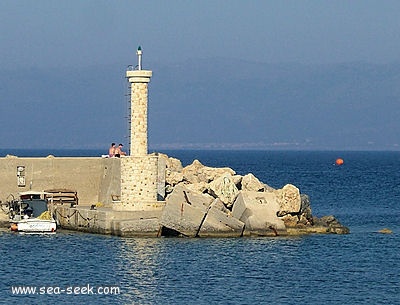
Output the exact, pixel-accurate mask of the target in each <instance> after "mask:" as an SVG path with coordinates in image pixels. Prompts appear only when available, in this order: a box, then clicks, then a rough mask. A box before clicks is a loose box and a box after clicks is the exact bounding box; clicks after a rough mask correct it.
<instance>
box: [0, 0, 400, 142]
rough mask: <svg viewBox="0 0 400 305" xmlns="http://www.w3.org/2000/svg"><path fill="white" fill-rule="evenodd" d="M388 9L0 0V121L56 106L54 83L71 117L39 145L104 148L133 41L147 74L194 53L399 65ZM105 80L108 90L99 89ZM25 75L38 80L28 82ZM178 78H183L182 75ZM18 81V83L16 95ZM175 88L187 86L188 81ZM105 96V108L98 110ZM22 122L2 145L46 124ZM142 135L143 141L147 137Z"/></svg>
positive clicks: (116, 125) (234, 1) (397, 38)
mask: <svg viewBox="0 0 400 305" xmlns="http://www.w3.org/2000/svg"><path fill="white" fill-rule="evenodd" d="M398 12H400V1H396V0H395V1H390V0H383V1H382V0H380V1H372V0H362V1H358V0H353V1H341V0H338V1H332V0H320V1H316V0H315V1H306V0H303V1H302V0H293V1H285V0H276V1H267V0H259V1H252V0H249V1H238V0H229V1H228V0H225V1H222V0H219V1H217V0H216V1H211V0H202V1H183V0H182V1H177V0H170V1H134V0H130V1H126V0H118V1H103V0H95V1H85V0H79V1H78V0H69V1H55V0H36V1H34V0H18V1H15V0H2V1H0V20H1V21H0V22H1V27H0V37H1V39H0V76H2V77H3V78H5V77H6V76H7V75H11V76H12V75H14V77H15V80H12V77H11V76H10V77H9V78H8V83H7V88H5V87H3V88H2V87H1V86H0V112H1V114H2V116H3V117H7V119H8V120H9V121H7V119H6V124H5V125H7V126H10V124H12V121H11V119H10V118H12V117H15V116H17V115H18V110H19V111H24V110H26V109H28V111H30V112H31V113H33V114H35V113H36V114H37V112H39V111H40V112H41V116H40V115H39V114H37V115H36V116H35V115H32V120H33V119H34V118H43V117H47V116H53V115H54V112H55V111H57V106H55V105H54V103H55V102H56V101H55V99H56V98H55V97H56V92H57V91H58V92H62V88H59V89H58V88H57V86H64V87H65V86H68V88H69V89H68V90H70V91H75V92H72V93H71V97H73V98H74V99H77V100H74V101H73V102H71V105H70V108H71V109H75V112H70V111H72V110H69V109H68V102H67V101H66V100H65V101H63V99H62V98H60V107H61V108H60V109H63V111H64V112H65V113H66V116H71V123H70V124H68V126H67V127H65V125H64V127H63V126H58V128H57V126H55V127H54V133H56V135H57V136H53V137H51V136H49V139H50V140H48V141H47V143H46V145H47V146H52V145H54V146H58V147H62V146H63V145H62V142H61V141H60V140H59V139H60V138H63V139H64V140H63V141H64V142H65V141H66V142H67V143H68V145H66V146H69V147H76V146H79V147H81V146H84V147H89V148H90V147H100V146H102V145H105V146H106V145H108V142H111V141H110V139H111V137H115V138H117V139H118V138H119V139H120V138H122V137H123V134H124V132H121V131H120V130H121V129H124V128H125V125H124V123H122V122H123V121H124V115H125V111H126V109H125V108H126V106H125V104H124V101H123V100H124V98H123V95H124V93H125V92H124V90H125V88H124V85H123V84H122V81H121V79H123V78H124V70H125V69H126V67H127V66H128V65H130V64H133V65H135V64H136V54H135V52H136V49H137V47H138V46H139V45H140V46H142V49H143V67H144V68H145V69H151V70H153V71H154V75H155V76H156V75H157V69H161V68H162V67H164V68H165V67H167V68H168V67H177V66H179V65H184V63H185V62H193V61H197V60H201V61H202V62H204V64H205V65H209V68H210V67H212V66H214V65H215V63H216V62H219V61H221V60H228V61H231V62H232V63H235V61H249V62H252V63H256V64H257V63H259V64H302V65H339V64H343V63H365V64H378V65H394V64H398V63H400V52H398V50H399V49H400V34H399V33H400V18H399V15H398ZM110 67H114V68H115V69H114V70H113V69H112V68H110ZM210 70H212V68H210ZM24 71H26V73H25V72H24ZM65 71H67V72H68V73H66V72H65ZM110 71H113V72H110ZM118 71H120V72H121V73H120V74H119V72H118ZM74 73H76V75H75V76H76V79H78V77H79V80H80V81H79V83H76V84H74V83H73V79H72V80H71V81H70V83H68V84H65V83H63V82H64V81H65V79H63V77H68V78H73V75H74ZM105 74H107V75H105ZM21 75H22V77H21ZM24 75H25V76H24ZM28 75H29V77H28ZM35 75H37V77H36V76H35ZM52 75H53V76H54V78H53V76H52ZM71 75H72V76H71ZM188 75H190V74H188ZM24 77H25V78H24ZM168 77H171V79H172V78H173V77H176V76H173V75H170V76H168V75H167V76H166V78H168ZM46 78H47V80H46ZM105 80H107V84H108V85H109V87H108V88H104V81H105ZM167 80H168V79H167ZM32 81H33V82H34V81H37V82H39V81H40V84H39V85H38V86H34V84H32ZM156 81H157V78H156V77H155V78H154V81H153V80H152V84H151V87H150V88H151V90H152V91H153V92H154V93H155V94H154V96H156V97H158V96H162V93H161V92H160V91H159V90H160V89H159V87H158V86H160V83H162V80H160V79H159V80H158V81H159V82H158V83H157V82H156ZM164 81H165V80H164ZM187 81H188V82H189V83H190V79H189V80H187ZM221 81H222V80H221ZM84 82H85V83H90V82H98V84H100V85H99V87H98V88H96V87H95V86H93V90H92V89H91V90H92V91H91V93H89V92H86V91H85V90H84V88H83V86H82V83H84ZM29 86H32V87H29ZM74 86H75V87H74ZM23 87H25V90H26V91H25V92H22V93H21V92H20V91H21V88H23ZM27 88H29V90H28V89H27ZM35 88H36V89H37V88H40V89H41V90H42V91H43V92H45V93H46V94H47V96H49V100H45V99H44V98H43V96H46V95H45V94H39V93H37V99H36V102H37V106H27V104H23V103H22V102H15V104H14V108H12V107H11V106H9V104H10V103H14V101H10V99H13V97H14V98H15V97H17V96H23V97H25V96H26V97H29V96H30V94H33V95H34V94H35V92H33V91H34V90H35ZM81 90H82V92H81ZM96 90H98V92H96ZM181 90H190V86H188V87H187V89H181ZM32 92H33V93H32ZM52 92H53V93H52ZM80 92H81V93H82V94H81V95H79V93H80ZM73 93H75V95H73V96H72V94H73ZM186 94H188V93H186ZM111 95H112V96H111ZM118 95H120V96H118ZM79 96H82V100H80V101H79ZM83 97H85V98H90V99H93V100H96V102H97V103H98V109H96V110H95V111H94V112H93V113H94V114H93V117H90V114H89V117H88V115H87V110H84V109H85V107H86V108H88V107H96V106H93V105H96V104H95V103H94V102H90V103H88V104H87V105H85V100H84V99H83ZM24 99H25V98H24ZM18 103H20V104H18ZM168 103H174V101H173V100H171V101H168ZM110 104H112V110H108V109H107V105H110ZM7 105H8V106H7ZM29 107H30V108H29ZM149 107H150V106H149ZM77 109H80V112H79V111H78V110H77ZM80 113H83V114H85V117H82V116H80ZM73 117H75V118H76V122H73V121H74V119H72V118H73ZM118 118H120V121H118ZM24 119H25V120H27V119H28V118H26V117H24ZM199 120H200V121H201V118H199ZM83 122H87V124H88V125H84V123H83ZM89 124H90V125H89ZM3 125H4V124H3ZM42 125H43V124H42ZM55 125H56V124H55ZM30 126H31V127H29V129H30V135H26V134H25V135H24V130H23V129H21V130H19V129H18V128H11V127H6V128H3V131H2V132H0V136H1V137H2V138H3V143H4V142H7V145H8V146H15V147H23V146H27V147H26V148H29V147H33V146H40V144H39V142H40V141H39V140H37V141H33V140H32V139H35V138H36V139H38V138H39V137H40V134H43V130H44V128H45V127H46V126H42V127H40V126H39V127H37V129H35V128H36V127H35V124H30ZM88 126H90V127H88ZM156 126H157V125H156ZM216 127H217V128H218V127H219V126H216ZM40 128H43V129H40ZM25 130H26V129H25ZM110 130H111V131H112V132H110ZM160 132H161V131H160ZM383 132H384V131H383ZM155 133H156V132H155V131H153V134H155ZM100 135H103V136H100ZM154 137H155V138H156V136H154ZM305 137H306V136H305ZM91 139H93V141H92V140H91ZM250 140H251V139H250ZM250 140H249V141H250ZM117 141H118V140H117ZM174 141H175V140H174ZM182 141H185V139H183V140H182ZM212 141H213V140H212V139H210V140H209V142H212ZM215 141H217V140H215ZM149 142H150V144H152V139H151V138H150V141H149ZM165 142H168V137H166V139H165ZM82 143H85V144H82ZM106 143H107V144H106ZM153 144H155V143H153ZM0 146H1V144H0ZM338 148H339V149H340V148H343V147H340V145H339V146H338Z"/></svg>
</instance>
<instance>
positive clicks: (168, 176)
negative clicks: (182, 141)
mask: <svg viewBox="0 0 400 305" xmlns="http://www.w3.org/2000/svg"><path fill="white" fill-rule="evenodd" d="M158 156H159V157H160V158H162V159H163V160H164V161H165V165H166V169H165V182H166V184H169V185H172V186H174V185H176V184H178V183H179V182H181V181H183V173H182V170H183V167H182V163H181V161H180V160H178V159H176V158H172V157H168V156H167V155H166V154H162V153H159V154H158Z"/></svg>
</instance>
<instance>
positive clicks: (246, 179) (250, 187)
mask: <svg viewBox="0 0 400 305" xmlns="http://www.w3.org/2000/svg"><path fill="white" fill-rule="evenodd" d="M241 186H242V188H241V189H242V191H255V192H258V191H264V190H265V189H264V184H263V183H261V182H260V180H258V179H257V178H256V177H255V176H254V175H253V174H251V173H250V174H247V175H245V176H243V178H242V181H241Z"/></svg>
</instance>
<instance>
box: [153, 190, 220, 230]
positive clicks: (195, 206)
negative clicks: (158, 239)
mask: <svg viewBox="0 0 400 305" xmlns="http://www.w3.org/2000/svg"><path fill="white" fill-rule="evenodd" d="M213 201H214V198H213V197H212V196H210V195H208V194H200V193H195V192H193V191H192V190H190V189H188V188H187V187H185V186H184V185H181V184H179V185H177V186H176V187H175V188H174V190H173V192H172V193H171V194H169V195H168V196H167V199H166V205H165V208H164V210H163V213H162V215H161V218H160V224H161V225H162V226H163V227H165V228H168V229H170V230H174V231H175V232H178V233H180V234H181V235H183V236H188V237H196V236H197V235H198V233H199V231H200V227H201V225H202V223H203V221H204V218H205V215H206V213H207V212H208V209H209V207H210V205H211V203H212V202H213Z"/></svg>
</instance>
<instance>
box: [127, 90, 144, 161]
mask: <svg viewBox="0 0 400 305" xmlns="http://www.w3.org/2000/svg"><path fill="white" fill-rule="evenodd" d="M147 99H148V84H147V83H131V146H130V152H131V153H130V154H131V155H132V156H137V155H139V156H143V155H147Z"/></svg>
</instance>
